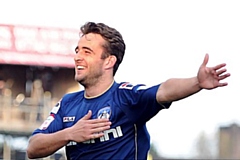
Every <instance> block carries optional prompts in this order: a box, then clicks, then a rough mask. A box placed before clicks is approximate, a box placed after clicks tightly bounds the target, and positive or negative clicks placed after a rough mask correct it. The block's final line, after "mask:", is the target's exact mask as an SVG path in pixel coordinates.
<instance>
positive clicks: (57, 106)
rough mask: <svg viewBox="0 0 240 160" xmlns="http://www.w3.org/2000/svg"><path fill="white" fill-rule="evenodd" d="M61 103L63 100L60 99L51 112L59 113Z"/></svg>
mask: <svg viewBox="0 0 240 160" xmlns="http://www.w3.org/2000/svg"><path fill="white" fill-rule="evenodd" d="M60 105H61V101H59V102H58V103H57V104H56V105H55V106H54V107H53V109H52V110H51V113H54V114H57V112H58V110H59V108H60Z"/></svg>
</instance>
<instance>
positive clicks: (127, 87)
mask: <svg viewBox="0 0 240 160" xmlns="http://www.w3.org/2000/svg"><path fill="white" fill-rule="evenodd" d="M148 88H150V87H149V86H147V85H146V84H134V83H131V82H121V83H119V87H118V89H119V90H121V91H134V92H137V91H139V90H145V89H148Z"/></svg>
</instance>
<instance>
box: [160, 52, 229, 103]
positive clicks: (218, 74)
mask: <svg viewBox="0 0 240 160" xmlns="http://www.w3.org/2000/svg"><path fill="white" fill-rule="evenodd" d="M208 59H209V55H208V54H206V55H205V58H204V61H203V63H202V64H201V66H200V68H199V70H198V73H197V76H195V77H192V78H172V79H169V80H167V81H165V82H163V83H162V84H161V85H160V87H159V89H158V91H157V101H158V102H159V103H161V102H172V101H177V100H180V99H183V98H186V97H188V96H190V95H193V94H195V93H197V92H199V91H200V90H201V89H214V88H217V87H223V86H226V85H227V83H226V82H224V83H221V82H220V81H221V80H224V79H225V78H227V77H229V76H230V74H229V73H226V71H227V70H226V69H225V68H224V67H225V66H226V64H225V63H222V64H219V65H216V66H215V67H207V63H208Z"/></svg>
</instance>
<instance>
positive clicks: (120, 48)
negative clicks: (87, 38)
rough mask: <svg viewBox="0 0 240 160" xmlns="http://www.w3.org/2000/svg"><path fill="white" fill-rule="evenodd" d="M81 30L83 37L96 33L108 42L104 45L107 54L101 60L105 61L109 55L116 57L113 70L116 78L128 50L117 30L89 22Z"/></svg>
mask: <svg viewBox="0 0 240 160" xmlns="http://www.w3.org/2000/svg"><path fill="white" fill-rule="evenodd" d="M80 30H81V33H80V34H81V36H83V35H86V34H88V33H95V34H100V35H101V36H102V37H103V39H104V40H106V42H107V43H106V44H104V45H103V48H104V50H105V52H104V53H103V54H102V57H101V58H103V59H104V58H106V57H108V56H109V55H114V56H115V57H116V58H117V61H116V63H115V65H114V68H113V76H114V75H115V73H116V72H117V69H118V67H119V65H120V64H121V62H122V60H123V57H124V53H125V49H126V45H125V43H124V40H123V38H122V35H121V34H120V33H119V32H118V31H117V30H116V29H115V28H112V27H109V26H107V25H106V24H103V23H94V22H87V23H86V24H84V25H83V26H82V27H81V28H80Z"/></svg>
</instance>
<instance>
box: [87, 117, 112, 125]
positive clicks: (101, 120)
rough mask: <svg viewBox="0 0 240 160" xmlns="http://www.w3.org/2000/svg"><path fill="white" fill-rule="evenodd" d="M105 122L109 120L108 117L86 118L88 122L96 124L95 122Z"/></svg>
mask: <svg viewBox="0 0 240 160" xmlns="http://www.w3.org/2000/svg"><path fill="white" fill-rule="evenodd" d="M106 122H110V121H109V119H106V118H104V119H90V120H88V123H89V124H97V123H106Z"/></svg>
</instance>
